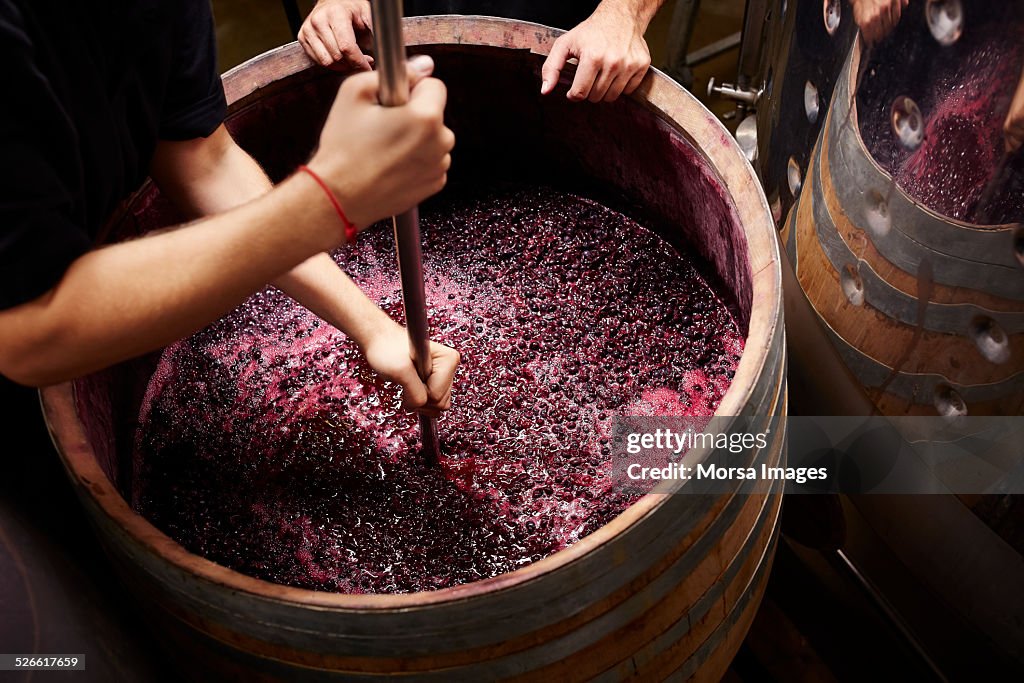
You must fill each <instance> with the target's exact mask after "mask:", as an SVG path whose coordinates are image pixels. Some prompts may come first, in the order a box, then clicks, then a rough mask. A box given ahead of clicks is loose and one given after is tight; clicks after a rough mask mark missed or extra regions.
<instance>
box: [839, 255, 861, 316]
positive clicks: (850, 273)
mask: <svg viewBox="0 0 1024 683" xmlns="http://www.w3.org/2000/svg"><path fill="white" fill-rule="evenodd" d="M839 284H840V286H841V287H842V288H843V296H845V297H846V300H847V301H849V302H850V303H851V304H853V305H854V306H862V305H863V304H864V281H863V280H861V279H860V273H859V272H857V267H856V266H854V265H852V264H849V263H847V264H846V265H845V266H844V267H843V271H842V272H841V273H840V274H839Z"/></svg>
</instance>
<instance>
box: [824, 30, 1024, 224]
mask: <svg viewBox="0 0 1024 683" xmlns="http://www.w3.org/2000/svg"><path fill="white" fill-rule="evenodd" d="M864 54H865V53H864V46H863V41H861V40H855V41H854V42H853V47H852V48H851V50H850V59H849V61H848V62H847V67H846V68H845V69H844V71H845V74H844V75H842V76H840V79H841V82H842V84H843V86H844V89H845V90H846V92H847V94H849V96H850V97H849V107H850V108H849V117H850V123H851V124H852V129H853V130H854V131H855V132H856V136H855V137H856V140H857V145H858V146H859V147H860V149H861V151H863V152H864V157H865V158H866V159H867V160H868V162H869V163H870V164H871V166H872V167H873V168H874V170H875V171H876V172H877V173H879V174H880V175H881V176H882V177H883V178H885V179H886V180H888V181H889V182H891V183H892V188H893V190H895V191H896V192H898V193H899V194H900V196H901V197H902V198H903V199H905V200H906V201H907V202H909V203H910V204H911V205H913V206H915V207H917V208H918V209H920V210H921V211H922V212H924V213H926V214H927V215H929V216H930V217H932V218H935V219H937V220H940V221H944V222H946V223H949V224H951V225H955V226H956V227H958V228H963V229H964V230H974V231H977V232H982V233H989V232H1003V231H1013V230H1015V229H1019V228H1020V227H1022V226H1024V223H1019V222H1018V223H971V222H968V221H964V220H960V219H958V218H953V217H952V216H947V215H945V214H943V213H939V212H938V211H936V210H935V209H933V208H931V207H930V206H928V205H927V204H925V203H924V202H921V201H919V200H917V199H915V198H914V197H912V196H910V195H909V194H907V193H906V191H905V190H904V189H903V188H902V187H900V185H899V183H897V182H896V181H895V179H893V177H892V174H891V173H889V172H888V171H887V170H885V169H884V168H882V166H881V164H879V163H878V160H876V159H875V155H874V154H872V153H871V150H869V149H868V147H867V145H866V144H865V143H864V138H863V137H862V136H861V134H860V110H859V108H858V106H857V82H858V81H859V80H860V72H861V69H863V68H865V67H866V66H867V64H865V63H864Z"/></svg>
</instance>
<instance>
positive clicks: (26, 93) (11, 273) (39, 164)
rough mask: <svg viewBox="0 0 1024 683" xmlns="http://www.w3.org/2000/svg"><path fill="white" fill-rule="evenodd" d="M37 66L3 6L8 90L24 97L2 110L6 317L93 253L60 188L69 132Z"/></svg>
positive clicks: (1, 262) (0, 79) (1, 299)
mask: <svg viewBox="0 0 1024 683" xmlns="http://www.w3.org/2000/svg"><path fill="white" fill-rule="evenodd" d="M33 60H34V57H33V46H32V44H31V41H30V40H29V38H28V37H27V35H26V34H25V32H24V31H23V29H22V23H21V17H20V16H18V14H17V11H16V10H14V9H13V8H12V6H11V5H9V4H7V3H0V63H3V64H4V68H3V69H0V87H2V88H3V91H4V92H7V93H12V94H14V93H16V95H15V96H13V97H12V99H10V100H8V102H7V103H6V104H5V106H3V107H0V149H2V150H3V163H2V164H0V309H6V308H11V307H13V306H17V305H19V304H23V303H25V302H28V301H31V300H32V299H35V298H36V297H38V296H40V295H41V294H43V293H45V292H46V291H48V290H49V289H51V288H53V286H54V285H56V284H57V282H59V281H60V279H61V277H62V276H63V275H64V272H65V271H66V270H67V268H68V266H69V265H70V264H71V262H72V261H74V260H75V259H77V258H78V257H79V256H81V255H82V254H84V253H85V252H87V251H89V249H90V248H91V246H92V244H91V240H90V239H89V235H88V233H87V232H86V230H85V229H84V227H82V225H80V222H79V221H78V220H76V217H75V216H74V215H73V211H74V208H73V207H74V203H73V201H72V199H71V194H70V192H69V189H68V188H67V187H66V186H65V185H64V183H63V182H62V181H61V180H60V178H61V173H60V172H59V169H60V164H61V163H67V161H66V158H67V155H66V154H63V155H62V154H61V153H62V151H66V150H65V147H66V145H68V144H69V143H70V142H71V141H70V140H69V139H68V136H67V135H66V133H64V131H67V130H68V125H67V122H66V121H62V120H61V117H62V116H64V113H63V110H62V109H61V108H60V106H59V105H57V103H56V100H55V97H54V95H53V92H52V90H51V89H50V87H49V83H48V82H47V80H46V79H45V78H44V77H43V76H42V74H41V73H39V71H38V70H37V69H36V67H35V65H34V61H33ZM62 159H64V161H62Z"/></svg>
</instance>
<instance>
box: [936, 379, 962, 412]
mask: <svg viewBox="0 0 1024 683" xmlns="http://www.w3.org/2000/svg"><path fill="white" fill-rule="evenodd" d="M932 400H933V402H934V404H935V410H936V411H938V413H939V415H941V416H942V417H945V418H948V419H955V418H958V417H963V416H965V415H967V403H966V402H965V401H964V399H963V397H962V396H960V394H959V393H957V391H956V389H954V388H953V387H951V386H949V385H948V384H940V385H938V386H937V387H935V393H934V395H933V397H932Z"/></svg>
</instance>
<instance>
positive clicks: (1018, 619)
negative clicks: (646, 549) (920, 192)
mask: <svg viewBox="0 0 1024 683" xmlns="http://www.w3.org/2000/svg"><path fill="white" fill-rule="evenodd" d="M861 55H862V48H861V45H860V44H859V43H858V44H856V45H854V46H853V48H852V50H851V53H850V55H849V58H848V59H847V62H846V64H845V66H844V68H843V72H842V75H841V77H840V79H839V83H838V84H837V86H836V89H835V93H834V96H833V100H832V104H831V106H830V108H829V113H828V117H827V119H826V122H825V126H824V128H823V130H822V133H821V135H820V137H819V138H818V142H817V145H816V147H815V150H814V153H813V154H812V160H811V163H810V165H809V167H808V169H807V173H806V176H805V178H804V181H803V183H802V187H801V189H800V196H799V201H798V203H797V205H796V206H795V207H794V208H793V210H792V211H791V212H790V214H789V216H788V219H787V221H786V224H785V226H784V229H783V231H782V233H781V240H782V243H783V247H784V250H785V256H786V259H785V260H786V261H788V264H789V266H788V267H790V268H791V269H792V270H795V273H796V279H797V280H798V282H799V287H798V288H795V289H794V288H790V289H789V290H788V291H787V292H786V297H787V301H786V307H787V324H789V323H791V322H795V321H797V320H798V317H802V322H801V324H800V327H799V328H793V327H791V328H790V330H789V332H790V336H791V338H799V340H800V342H799V344H797V343H796V342H794V348H796V347H798V346H799V348H800V351H799V352H798V353H796V354H794V356H793V364H794V365H795V366H799V367H798V374H799V375H804V376H813V378H814V380H815V381H814V382H812V383H810V384H813V385H814V388H813V391H814V392H817V393H816V395H814V396H811V397H802V399H801V400H802V401H803V402H806V403H808V404H813V405H814V406H816V409H817V411H818V413H820V414H848V415H868V414H871V413H878V412H880V413H882V414H884V415H957V414H964V413H966V414H968V415H971V414H975V415H1019V414H1020V413H1021V410H1022V407H1024V268H1022V265H1024V262H1022V260H1021V257H1022V248H1021V235H1022V234H1024V233H1022V228H1021V226H1019V225H974V224H968V223H964V222H961V221H956V220H953V219H950V218H947V217H944V216H941V215H938V214H936V213H935V212H933V211H931V210H929V209H928V208H927V207H924V206H922V205H920V204H918V203H917V202H915V201H914V200H913V199H912V198H911V197H909V196H907V195H906V194H905V193H903V192H902V191H901V190H900V189H899V188H898V187H893V186H892V178H891V176H890V175H889V174H888V173H886V172H885V171H884V170H883V169H882V168H881V167H880V166H879V165H878V164H877V163H876V162H875V160H874V159H873V158H872V157H871V154H870V153H869V152H868V150H867V148H866V146H865V145H864V142H863V141H862V139H861V137H860V133H859V129H860V126H859V125H858V119H857V111H856V106H855V98H854V96H853V94H854V91H855V87H856V83H857V80H858V72H859V69H860V68H861ZM787 275H791V274H790V273H788V272H787ZM790 282H791V281H790ZM793 284H795V283H793ZM808 302H809V304H810V306H806V304H807V303H808ZM805 309H806V311H809V313H807V312H806V311H805ZM798 312H799V314H800V316H798V315H797V313H798ZM820 338H824V340H827V341H823V342H822V343H823V344H825V345H826V346H828V347H829V348H828V349H827V351H826V350H823V348H821V347H820V346H819V347H815V346H813V345H811V344H809V343H808V342H809V340H812V339H820ZM832 352H834V354H835V355H836V356H837V357H838V358H839V359H841V365H842V367H837V366H836V364H830V363H823V362H822V360H823V359H825V358H827V357H828V356H829V355H830V353H832ZM826 368H827V369H826ZM804 384H809V383H806V382H805V383H804ZM858 384H859V386H857V385H858ZM860 391H863V392H864V394H866V398H867V400H858V399H860V396H858V393H859V392H860ZM794 393H795V390H794ZM833 394H837V395H833ZM843 507H844V518H845V523H844V524H845V527H846V528H847V529H848V533H847V534H846V536H845V539H844V544H843V551H844V552H845V553H846V555H847V556H848V557H849V558H850V559H851V560H852V561H853V562H854V563H855V564H856V565H857V566H858V568H859V569H860V570H861V571H862V572H863V573H864V574H865V575H866V576H868V577H869V579H870V581H871V582H872V583H873V584H874V585H875V586H876V587H877V588H878V589H880V590H881V591H882V593H883V594H884V595H885V597H886V599H887V600H888V601H889V602H890V603H891V604H892V606H893V607H895V608H896V610H897V611H898V612H899V614H900V616H901V617H902V618H903V619H905V620H906V621H907V622H908V623H909V625H910V627H911V630H912V632H913V634H914V636H915V637H917V638H919V639H920V640H921V641H922V643H923V645H924V646H925V648H926V649H927V650H928V651H929V654H930V656H932V657H933V658H934V660H935V661H936V662H938V663H939V664H940V665H941V666H943V667H948V670H949V671H950V672H952V673H951V677H952V678H959V677H961V676H962V675H963V674H964V673H965V672H964V671H963V670H962V669H959V668H958V667H961V666H962V665H963V664H962V663H963V662H964V661H967V662H974V663H977V665H976V666H974V665H972V666H974V671H973V674H974V675H975V676H979V675H983V673H988V672H1005V671H1007V670H1008V669H1010V668H1014V669H1020V668H1021V667H1022V666H1024V629H1022V624H1024V594H1022V593H1021V591H1020V590H1019V587H1020V586H1021V585H1024V556H1022V552H1024V534H1022V532H1021V530H1022V529H1024V515H1022V512H1024V509H1022V506H1021V504H1020V501H1019V497H1016V496H955V495H929V496H879V495H867V496H850V497H844V498H843ZM965 652H966V653H971V654H970V656H967V655H965V654H964V653H965ZM978 667H980V669H979V668H978Z"/></svg>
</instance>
